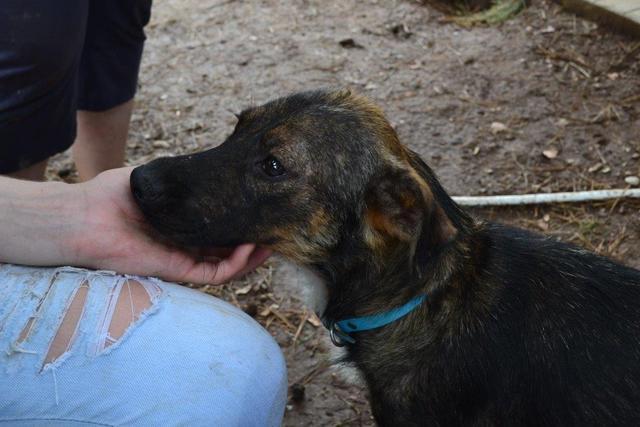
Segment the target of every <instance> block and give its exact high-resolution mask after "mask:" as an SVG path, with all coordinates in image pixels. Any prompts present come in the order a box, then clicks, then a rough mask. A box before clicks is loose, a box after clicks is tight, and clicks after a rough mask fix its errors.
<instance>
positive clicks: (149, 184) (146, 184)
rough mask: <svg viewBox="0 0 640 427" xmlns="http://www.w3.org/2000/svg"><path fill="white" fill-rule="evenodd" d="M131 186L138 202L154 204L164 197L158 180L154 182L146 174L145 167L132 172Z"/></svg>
mask: <svg viewBox="0 0 640 427" xmlns="http://www.w3.org/2000/svg"><path fill="white" fill-rule="evenodd" d="M130 185H131V192H132V193H133V197H134V198H135V199H136V200H137V201H138V202H141V203H148V202H153V201H156V200H158V199H159V198H160V197H161V196H162V189H161V188H160V187H161V186H160V185H159V184H158V182H157V180H153V179H152V178H151V177H150V176H149V174H148V173H146V171H145V169H144V166H140V167H137V168H135V169H134V170H133V172H131V178H130Z"/></svg>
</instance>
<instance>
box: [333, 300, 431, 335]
mask: <svg viewBox="0 0 640 427" xmlns="http://www.w3.org/2000/svg"><path fill="white" fill-rule="evenodd" d="M425 299H427V296H426V295H418V296H417V297H415V298H413V299H411V300H409V302H408V303H406V304H404V305H402V306H400V307H396V308H394V309H391V310H389V311H386V312H384V313H378V314H372V315H371V316H363V317H354V318H351V319H345V320H339V321H337V322H336V321H325V327H326V328H327V329H329V335H330V336H331V342H332V343H333V344H335V345H336V346H338V347H343V346H344V345H345V343H349V344H354V343H355V342H356V340H355V339H354V338H353V337H352V336H351V335H349V334H351V333H353V332H360V331H368V330H370V329H377V328H381V327H382V326H385V325H388V324H389V323H391V322H395V321H396V320H398V319H400V318H402V317H404V316H406V315H407V314H409V313H411V312H412V311H413V310H414V309H415V308H416V307H418V306H419V305H420V304H422V303H423V302H424V300H425Z"/></svg>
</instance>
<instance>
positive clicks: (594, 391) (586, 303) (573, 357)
mask: <svg viewBox="0 0 640 427" xmlns="http://www.w3.org/2000/svg"><path fill="white" fill-rule="evenodd" d="M270 156H272V157H274V158H277V159H278V160H279V161H280V163H281V165H282V166H283V168H284V173H283V174H282V175H279V176H275V177H271V176H269V175H268V174H267V173H266V172H265V171H267V170H269V165H270V162H272V160H273V158H272V157H270ZM469 167H472V165H469ZM132 189H133V193H134V195H135V198H136V200H137V201H138V203H139V205H140V206H141V208H142V210H143V211H144V213H145V214H146V216H147V217H148V219H149V220H150V221H151V223H152V224H153V225H154V226H155V227H156V228H157V229H158V230H159V231H161V232H162V233H164V234H165V235H167V236H168V237H170V238H172V239H174V240H175V241H177V242H180V243H182V244H186V245H196V246H208V245H235V244H238V243H241V242H257V243H259V244H261V245H265V246H268V247H271V248H273V249H274V250H276V251H278V252H280V253H282V254H283V255H285V256H286V257H288V258H289V259H291V260H293V261H295V262H297V263H299V264H301V265H304V266H305V267H307V268H308V269H310V270H312V271H313V272H314V273H315V274H316V275H318V276H319V277H321V279H322V281H323V282H324V285H325V286H326V287H327V290H328V303H327V305H326V308H325V311H324V316H325V317H326V318H327V319H334V320H341V319H345V318H350V317H355V316H363V315H368V314H373V313H378V312H381V311H386V310H389V309H391V308H394V307H397V306H400V305H402V304H404V303H405V302H407V301H408V300H409V299H410V298H412V297H413V296H415V295H417V294H420V293H425V294H426V295H427V301H426V302H425V303H424V304H422V305H421V306H420V307H419V308H417V309H416V310H414V311H413V312H411V313H410V314H409V315H407V316H406V317H404V318H402V319H400V320H398V321H396V322H393V323H391V324H389V325H387V326H385V327H382V328H380V329H376V330H371V331H367V332H359V333H355V334H354V338H355V339H356V342H355V344H352V345H348V346H347V347H346V350H347V356H346V361H347V362H350V363H353V364H354V365H355V366H356V367H357V368H358V369H359V370H360V371H361V373H362V374H363V377H364V379H365V381H366V383H367V385H368V388H369V392H370V396H371V406H372V409H373V413H374V416H375V418H376V421H377V422H378V423H379V424H380V425H385V426H418V425H420V426H422V425H442V426H449V425H504V426H515V425H545V426H547V425H562V426H568V425H575V426H584V425H640V389H639V387H640V272H639V271H637V270H634V269H631V268H627V267H624V266H622V265H620V264H617V263H615V262H612V261H610V260H608V259H605V258H603V257H600V256H597V255H594V254H592V253H589V252H587V251H585V250H582V249H580V248H578V247H575V246H571V245H568V244H564V243H560V242H557V241H556V240H553V239H550V238H547V237H543V236H540V235H536V234H533V233H530V232H527V231H524V230H519V229H515V228H510V227H505V226H502V225H498V224H492V223H484V222H479V221H476V220H474V219H472V218H471V217H470V216H469V215H468V214H467V213H466V212H465V211H464V210H462V209H461V208H460V207H459V206H458V205H456V204H455V203H454V202H453V201H452V199H451V198H450V197H449V196H448V195H447V194H446V192H445V191H444V190H443V189H442V187H441V186H440V184H439V183H438V181H437V179H436V177H435V175H434V174H433V172H432V171H431V170H430V169H429V167H428V166H427V165H426V164H425V163H424V162H423V161H422V160H421V159H420V157H418V156H417V155H416V154H415V153H413V152H412V151H410V150H408V149H407V148H405V147H404V146H402V145H401V144H400V142H399V141H398V137H397V136H396V133H395V132H394V130H393V128H392V127H391V126H390V124H389V123H388V122H387V120H386V119H385V118H384V116H383V114H382V112H381V111H380V110H379V109H378V108H377V107H376V106H375V105H373V104H372V103H371V102H370V101H368V100H366V99H364V98H362V97H360V96H356V95H353V94H351V93H350V92H348V91H338V92H323V91H318V92H307V93H301V94H297V95H293V96H290V97H287V98H282V99H278V100H275V101H273V102H270V103H268V104H266V105H263V106H260V107H257V108H251V109H249V110H246V111H244V112H243V113H242V114H240V116H239V121H238V124H237V126H236V128H235V130H234V132H233V134H232V135H231V136H229V138H228V139H227V141H225V143H224V144H222V145H221V146H219V147H217V148H214V149H212V150H209V151H205V152H202V153H199V154H195V155H190V156H182V157H176V158H167V159H158V160H155V161H153V162H151V163H149V164H148V165H145V166H142V167H140V168H138V169H136V170H135V171H134V173H133V174H132Z"/></svg>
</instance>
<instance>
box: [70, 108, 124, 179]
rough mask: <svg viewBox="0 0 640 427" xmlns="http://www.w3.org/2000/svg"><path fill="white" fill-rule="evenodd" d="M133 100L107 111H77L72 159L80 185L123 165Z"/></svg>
mask: <svg viewBox="0 0 640 427" xmlns="http://www.w3.org/2000/svg"><path fill="white" fill-rule="evenodd" d="M132 110H133V100H130V101H127V102H125V103H123V104H120V105H118V106H116V107H113V108H111V109H109V110H106V111H100V112H93V111H78V115H77V117H78V135H77V137H76V142H75V143H74V144H73V159H74V161H75V162H76V167H77V168H78V175H79V176H80V180H81V181H86V180H89V179H91V178H93V177H95V176H96V175H98V174H99V173H100V172H102V171H105V170H107V169H114V168H118V167H120V166H122V165H123V163H124V150H125V147H126V144H127V135H128V133H129V121H130V120H131V111H132Z"/></svg>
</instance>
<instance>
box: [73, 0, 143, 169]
mask: <svg viewBox="0 0 640 427" xmlns="http://www.w3.org/2000/svg"><path fill="white" fill-rule="evenodd" d="M150 15H151V0H134V1H132V0H110V1H92V2H91V3H90V7H89V17H88V23H87V35H86V40H85V45H84V49H83V51H82V59H81V63H80V72H79V81H78V83H79V84H78V87H79V94H78V110H79V111H78V136H77V138H76V142H75V144H74V147H73V156H74V160H75V162H76V166H77V168H78V172H79V174H80V179H82V180H87V179H90V178H93V177H94V176H96V175H97V174H99V173H100V172H102V171H104V170H107V169H112V168H116V167H119V166H122V164H123V162H124V151H125V147H126V141H127V134H128V131H129V121H130V119H131V111H132V108H133V97H134V95H135V93H136V85H137V81H138V71H139V69H140V61H141V58H142V50H143V47H144V40H145V34H144V26H145V25H146V24H147V22H149V18H150Z"/></svg>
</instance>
